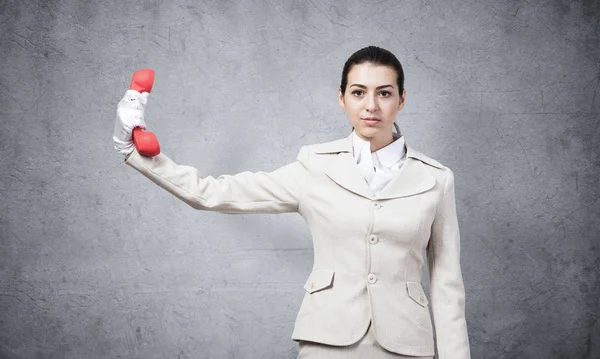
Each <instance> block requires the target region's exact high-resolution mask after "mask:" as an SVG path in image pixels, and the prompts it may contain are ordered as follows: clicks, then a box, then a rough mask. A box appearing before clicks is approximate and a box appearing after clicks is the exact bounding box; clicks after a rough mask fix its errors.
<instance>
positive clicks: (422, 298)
mask: <svg viewBox="0 0 600 359" xmlns="http://www.w3.org/2000/svg"><path fill="white" fill-rule="evenodd" d="M419 300H420V301H421V304H425V296H424V295H422V296H421V298H419Z"/></svg>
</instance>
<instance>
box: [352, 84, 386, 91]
mask: <svg viewBox="0 0 600 359" xmlns="http://www.w3.org/2000/svg"><path fill="white" fill-rule="evenodd" d="M352 86H357V87H360V88H364V89H366V88H367V86H365V85H361V84H352V85H350V87H352ZM386 87H391V88H394V86H392V85H381V86H377V87H376V88H375V89H376V90H379V89H382V88H386Z"/></svg>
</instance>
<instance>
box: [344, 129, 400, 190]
mask: <svg viewBox="0 0 600 359" xmlns="http://www.w3.org/2000/svg"><path fill="white" fill-rule="evenodd" d="M393 136H394V142H392V143H390V144H389V145H387V146H385V147H383V148H381V149H379V150H377V151H375V152H373V153H371V144H370V142H369V141H365V140H363V139H362V138H360V137H358V135H357V134H356V131H352V148H353V150H354V159H355V160H356V164H357V165H358V168H359V169H360V172H361V173H362V175H363V177H364V178H365V180H366V181H367V183H368V184H369V187H371V189H372V190H373V192H378V191H381V189H383V187H385V185H386V184H387V183H388V182H389V181H390V180H391V179H392V176H393V175H394V173H395V172H397V171H399V170H400V167H402V164H403V163H404V161H405V160H406V148H405V147H404V136H399V137H398V134H397V133H394V134H393Z"/></svg>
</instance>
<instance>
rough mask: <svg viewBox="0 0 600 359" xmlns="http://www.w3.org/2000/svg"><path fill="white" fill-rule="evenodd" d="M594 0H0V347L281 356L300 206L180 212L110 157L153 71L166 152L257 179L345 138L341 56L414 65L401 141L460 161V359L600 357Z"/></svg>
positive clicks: (306, 254)
mask: <svg viewBox="0 0 600 359" xmlns="http://www.w3.org/2000/svg"><path fill="white" fill-rule="evenodd" d="M599 18H600V5H599V2H598V1H593V0H585V1H573V2H571V1H544V0H542V1H536V0H534V1H508V0H481V1H471V2H466V1H459V0H451V1H412V0H407V1H380V2H377V3H375V2H368V1H352V2H348V3H343V2H339V1H333V0H312V1H204V2H197V1H191V0H176V1H164V2H161V1H156V0H155V1H108V2H104V1H74V0H63V1H59V0H55V1H34V0H24V1H16V0H0V119H1V122H0V195H1V197H0V357H1V358H87V359H92V358H145V359H151V358H294V357H295V355H296V354H297V345H296V343H295V342H293V341H292V340H291V339H290V337H291V333H292V328H293V322H294V319H295V316H296V312H297V310H298V308H299V305H300V302H301V299H302V294H303V289H302V284H303V283H304V280H305V279H306V277H307V275H308V274H309V272H310V268H311V265H312V246H311V242H310V238H309V233H308V231H307V229H306V228H305V224H304V222H303V220H302V218H300V216H297V215H292V214H290V215H277V216H275V215H271V216H268V215H237V216H233V215H223V214H218V213H213V212H199V211H194V210H193V209H191V208H190V207H188V206H187V205H185V204H184V203H183V202H180V201H178V200H177V199H175V198H174V197H173V196H171V195H170V194H168V193H167V192H165V191H163V190H161V189H160V188H158V187H157V186H156V185H154V184H153V183H151V182H150V181H149V180H147V179H146V178H144V177H143V176H142V175H141V174H139V173H137V172H135V171H134V170H133V169H131V168H130V167H128V166H126V165H124V164H123V163H122V156H121V155H119V154H118V153H116V151H115V150H114V149H113V147H112V139H111V136H112V127H113V123H114V111H115V108H116V103H117V102H118V100H119V99H120V97H121V96H122V95H123V93H124V92H125V90H126V89H127V87H128V84H129V80H130V76H131V74H132V72H133V71H134V70H137V69H139V68H143V67H152V68H154V69H155V70H156V74H157V77H156V84H155V89H154V91H153V93H152V95H151V97H150V102H149V105H148V109H147V114H148V115H147V123H148V125H149V129H150V130H152V131H153V132H155V133H156V134H157V136H158V138H159V140H160V143H161V147H162V149H163V152H164V153H165V154H167V155H168V156H169V157H171V158H172V159H174V160H175V161H177V162H178V163H180V164H187V165H192V166H195V167H197V168H201V169H202V170H203V171H204V172H205V173H206V174H211V175H219V174H223V173H236V172H239V171H245V170H251V171H257V170H272V169H275V168H277V167H279V166H281V165H284V164H286V163H288V162H291V161H293V160H294V158H295V156H296V154H297V151H298V149H299V148H300V146H302V145H305V144H309V143H316V142H321V141H327V140H333V139H336V138H339V137H342V136H346V135H348V134H349V130H350V125H349V123H348V120H347V118H346V117H345V113H344V112H342V110H341V109H340V108H339V106H338V103H337V99H336V96H337V87H338V86H339V81H340V76H341V70H342V66H343V63H344V61H345V60H346V58H347V57H348V56H349V55H350V54H351V53H352V52H354V51H356V50H358V49H359V48H361V47H363V46H367V45H371V44H374V45H379V46H382V47H384V48H387V49H389V50H391V51H392V52H394V53H395V54H396V55H397V56H398V58H399V59H400V60H401V62H402V63H403V65H404V67H405V72H406V88H407V93H408V95H407V106H406V108H405V109H404V110H403V111H402V112H401V114H400V115H399V116H398V121H397V122H398V124H399V125H400V127H401V128H402V131H403V133H404V134H405V136H406V138H407V141H409V142H410V143H411V145H413V146H414V147H416V148H417V149H419V150H421V151H422V152H424V153H426V154H428V155H430V156H432V157H433V158H436V159H438V160H439V161H441V162H442V163H444V164H445V165H447V166H449V167H450V168H452V169H453V170H454V172H455V175H456V191H457V207H458V213H459V220H460V226H461V234H462V265H463V274H464V279H465V286H466V290H467V302H466V307H467V320H468V325H469V334H470V339H471V344H472V354H473V358H543V359H548V358H599V357H600V324H599V322H598V319H599V317H600V303H599V299H598V298H599V297H600V279H599V278H600V273H599V269H598V268H599V266H600V244H599V239H600V235H599V231H600V202H599V201H598V199H599V198H600V182H599V175H600V142H599V140H598V137H599V136H600V130H599V119H600V87H599V86H600V23H599V21H600V20H599Z"/></svg>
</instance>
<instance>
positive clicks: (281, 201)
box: [125, 146, 308, 214]
mask: <svg viewBox="0 0 600 359" xmlns="http://www.w3.org/2000/svg"><path fill="white" fill-rule="evenodd" d="M307 156H308V150H307V146H303V147H302V148H301V149H300V151H299V153H298V156H297V160H296V161H295V162H293V163H289V164H287V165H285V166H283V167H280V168H278V169H276V170H274V171H272V172H262V171H259V172H250V171H245V172H240V173H237V174H235V175H221V176H219V177H217V178H214V177H212V176H203V175H202V174H201V173H200V171H199V170H198V169H196V168H194V167H190V166H183V165H178V164H176V163H175V162H174V161H173V160H171V159H170V158H168V157H167V156H166V155H164V154H163V153H160V154H159V155H157V156H155V157H145V156H142V155H140V154H139V152H138V151H137V150H134V151H133V152H131V153H130V154H129V155H127V156H126V157H125V163H126V164H127V165H129V166H131V167H133V168H135V169H136V170H137V171H139V172H140V173H142V174H143V175H144V176H146V177H148V178H149V179H150V180H152V181H153V182H154V183H156V184H157V185H159V186H160V187H162V188H164V189H165V190H167V191H168V192H170V193H171V194H173V195H174V196H175V197H177V198H179V199H181V200H182V201H183V202H185V203H187V204H188V205H190V206H191V207H192V208H195V209H198V210H208V211H216V212H221V213H227V214H240V213H285V212H297V211H298V207H299V204H300V190H301V188H300V184H301V183H303V177H305V176H306V173H307V170H306V167H304V164H303V162H304V161H306V158H307ZM304 163H305V162H304Z"/></svg>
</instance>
